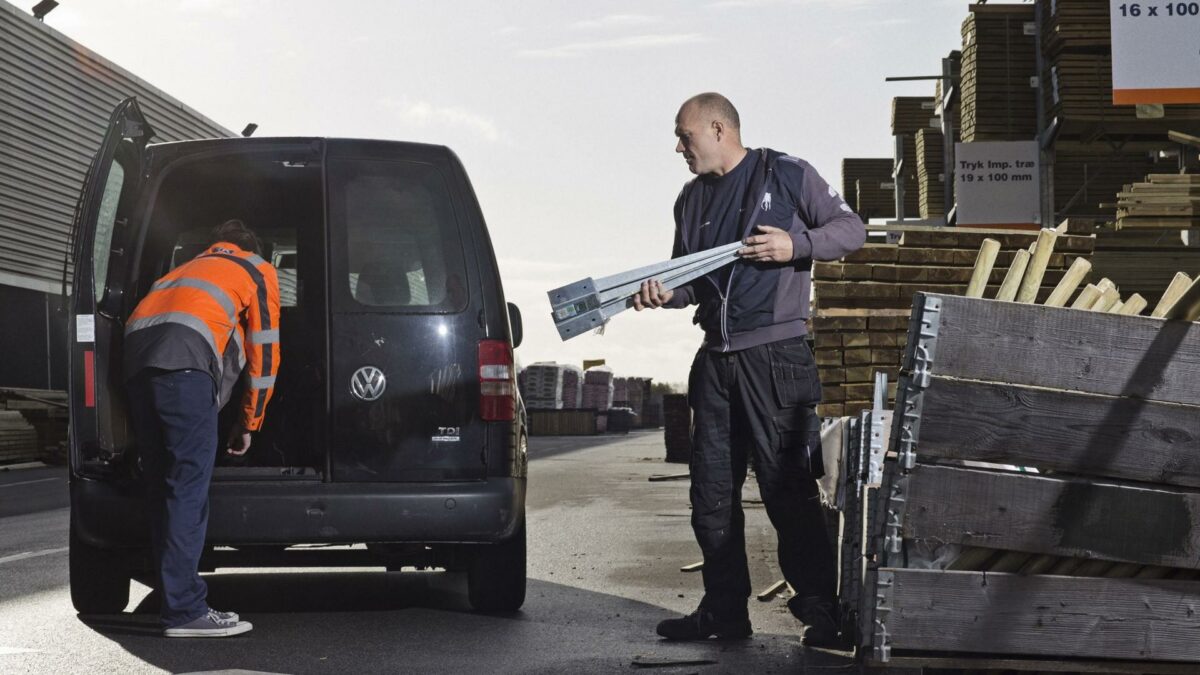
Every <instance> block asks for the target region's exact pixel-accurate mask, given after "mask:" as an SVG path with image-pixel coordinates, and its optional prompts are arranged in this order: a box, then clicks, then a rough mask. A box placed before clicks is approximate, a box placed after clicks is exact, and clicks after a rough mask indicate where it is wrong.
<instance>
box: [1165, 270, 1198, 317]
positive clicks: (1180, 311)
mask: <svg viewBox="0 0 1200 675" xmlns="http://www.w3.org/2000/svg"><path fill="white" fill-rule="evenodd" d="M1165 316H1166V317H1167V318H1168V319H1176V320H1179V321H1195V320H1196V319H1200V277H1197V278H1195V279H1193V280H1192V283H1191V285H1189V286H1188V287H1187V290H1185V291H1184V292H1183V294H1182V295H1180V296H1179V299H1178V300H1176V301H1175V302H1174V304H1172V305H1171V306H1170V307H1169V308H1167V312H1166V314H1165Z"/></svg>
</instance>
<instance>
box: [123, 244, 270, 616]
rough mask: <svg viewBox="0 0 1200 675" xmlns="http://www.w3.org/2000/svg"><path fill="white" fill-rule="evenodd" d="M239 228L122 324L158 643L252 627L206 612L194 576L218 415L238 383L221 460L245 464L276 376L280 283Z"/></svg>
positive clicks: (158, 287) (157, 287)
mask: <svg viewBox="0 0 1200 675" xmlns="http://www.w3.org/2000/svg"><path fill="white" fill-rule="evenodd" d="M261 255H262V247H261V244H260V243H259V240H258V237H257V236H255V234H254V233H253V232H251V231H250V230H248V229H247V228H246V226H245V225H244V224H242V222H241V221H240V220H230V221H227V222H225V223H223V224H221V225H219V226H217V228H216V229H214V230H213V233H212V236H211V237H210V243H209V245H208V247H207V248H206V249H205V250H204V252H203V253H201V254H200V255H198V256H196V257H195V258H193V259H192V260H190V261H188V262H186V263H184V264H182V265H180V266H179V267H177V268H175V269H174V270H172V271H170V272H168V273H167V275H166V276H164V277H163V278H161V279H159V280H158V281H157V282H155V283H154V285H153V286H152V287H151V288H150V293H149V294H148V295H147V296H146V297H145V298H143V299H142V301H141V302H139V303H138V306H137V308H135V309H134V310H133V314H132V315H131V316H130V317H129V322H128V323H127V324H126V326H125V376H126V380H127V381H128V388H129V400H130V408H131V412H132V415H133V423H134V431H135V433H136V434H137V440H138V447H139V449H140V452H141V457H142V465H143V469H144V471H145V478H146V494H147V498H148V505H149V508H148V513H149V519H150V529H151V541H152V544H153V547H154V560H155V564H156V565H157V568H158V570H157V571H158V586H159V592H160V593H161V594H162V607H161V611H160V616H161V620H162V625H163V634H164V635H166V636H167V637H224V636H229V635H238V634H240V633H245V632H246V631H249V630H250V629H251V628H252V627H253V626H252V625H251V624H250V622H248V621H242V620H241V619H240V618H239V617H238V615H237V614H235V613H233V612H218V611H216V610H214V609H212V608H210V607H209V606H208V586H207V585H206V584H205V583H204V580H203V579H202V578H201V577H200V574H199V572H198V567H199V563H200V554H201V552H202V551H203V550H204V540H205V532H206V530H207V529H208V488H209V484H210V483H211V481H212V472H213V465H214V463H215V461H216V451H217V445H218V442H219V439H218V438H217V434H218V432H217V415H218V413H219V412H220V410H221V406H222V405H223V404H224V402H225V401H226V400H228V398H229V394H230V392H231V391H232V389H233V386H234V385H235V384H236V383H237V380H238V378H239V377H241V378H242V379H243V380H244V381H245V385H246V388H245V395H244V396H243V398H242V403H241V414H240V416H239V418H238V421H237V423H235V424H234V426H233V429H232V430H231V431H230V434H229V437H228V440H227V441H226V443H225V451H226V452H228V453H229V454H232V455H243V454H245V453H246V451H247V450H249V449H250V433H251V432H253V431H257V430H258V429H259V428H260V427H261V426H262V423H263V415H264V413H265V411H266V406H267V401H269V400H270V399H271V393H272V392H273V391H274V386H275V373H276V372H278V369H279V279H278V277H277V275H276V273H275V268H274V267H272V266H271V264H270V263H268V262H267V261H266V260H264V259H263V258H262V257H261Z"/></svg>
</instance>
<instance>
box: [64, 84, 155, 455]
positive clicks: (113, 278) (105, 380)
mask: <svg viewBox="0 0 1200 675" xmlns="http://www.w3.org/2000/svg"><path fill="white" fill-rule="evenodd" d="M153 135H154V131H153V129H151V128H150V125H149V124H148V123H147V121H146V117H145V116H144V115H143V114H142V111H141V109H140V108H139V107H138V104H137V100H136V99H134V98H128V99H125V100H124V101H122V102H121V103H120V104H119V105H118V106H117V107H116V109H115V110H114V111H113V113H112V116H111V117H110V118H109V121H108V127H107V129H106V131H105V135H104V140H103V142H102V143H101V145H100V150H99V151H98V152H97V153H96V156H95V158H94V159H93V160H92V164H91V167H90V168H89V169H88V174H87V179H86V180H85V183H84V187H83V192H82V194H81V195H80V202H79V207H78V209H77V210H76V213H75V221H74V223H73V225H72V249H71V254H72V259H73V260H74V263H75V269H74V274H73V276H72V284H71V299H70V304H69V306H70V307H71V314H72V316H71V320H70V321H69V322H68V323H69V324H70V326H69V328H68V335H69V341H70V346H69V352H70V379H69V389H70V410H71V458H72V464H73V466H75V467H76V468H78V467H80V466H81V462H84V461H86V462H89V463H90V462H93V461H97V460H98V462H99V463H101V464H102V463H104V462H107V461H111V460H115V459H117V458H119V457H120V456H121V455H122V454H123V452H124V450H125V447H126V446H127V445H128V440H127V439H128V434H127V431H126V424H125V419H126V413H125V409H124V404H123V401H124V397H123V396H121V395H120V393H121V372H120V364H121V359H120V351H121V343H122V336H123V330H122V325H121V322H120V305H121V294H122V292H123V289H124V283H125V279H126V275H127V273H128V270H127V264H128V258H129V257H130V256H129V255H127V248H128V247H127V241H126V238H127V237H128V235H129V213H130V211H131V210H132V208H133V205H134V204H135V202H136V200H137V197H138V194H139V192H140V189H141V184H140V181H141V175H142V166H143V164H144V161H145V151H146V143H147V142H148V141H149V140H150V138H151V136H153Z"/></svg>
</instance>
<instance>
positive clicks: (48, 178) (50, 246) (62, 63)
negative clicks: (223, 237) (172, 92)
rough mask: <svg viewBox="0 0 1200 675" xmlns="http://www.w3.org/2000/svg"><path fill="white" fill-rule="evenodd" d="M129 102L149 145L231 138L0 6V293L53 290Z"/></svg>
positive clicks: (62, 38) (72, 43)
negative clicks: (93, 171)
mask: <svg viewBox="0 0 1200 675" xmlns="http://www.w3.org/2000/svg"><path fill="white" fill-rule="evenodd" d="M128 96H137V97H138V102H139V103H140V104H141V107H142V110H143V111H144V112H145V113H146V117H147V118H148V119H149V120H150V124H151V125H152V126H153V127H154V130H155V137H154V139H153V141H154V142H164V141H179V140H189V139H198V138H219V137H228V136H234V135H235V134H234V133H233V132H231V131H230V130H228V129H226V128H224V127H222V126H220V125H219V124H217V123H215V122H213V121H212V120H210V119H208V118H206V117H204V116H203V115H201V114H200V113H198V112H196V111H195V110H192V109H191V108H189V107H187V106H185V105H183V104H182V103H180V102H179V101H177V100H175V99H173V98H171V97H170V96H168V95H166V94H165V93H163V92H162V91H160V90H158V89H156V88H154V87H152V86H151V85H149V84H148V83H146V82H145V81H143V80H141V79H138V77H137V76H135V75H133V74H132V73H130V72H128V71H126V70H124V69H123V68H121V67H119V66H117V65H116V64H114V63H112V62H110V61H108V60H106V59H104V58H103V57H101V56H99V55H98V54H95V53H94V52H92V51H90V50H88V49H87V48H85V47H83V46H82V45H80V44H79V43H77V42H75V41H73V40H71V39H70V38H68V37H66V36H65V35H63V34H62V33H59V32H58V31H56V30H54V29H53V28H51V27H49V26H47V25H45V24H43V23H40V22H38V21H36V20H35V19H34V18H33V17H32V16H30V15H29V14H27V13H25V11H23V10H21V9H18V8H17V7H15V6H13V5H11V4H9V3H7V2H5V1H4V0H0V283H2V284H8V285H14V286H20V287H24V288H29V289H34V290H40V291H43V292H57V291H58V290H59V288H60V286H61V283H62V275H63V261H64V258H65V255H66V250H67V237H68V231H69V229H70V225H71V218H72V214H73V213H74V210H75V202H76V199H77V198H78V196H79V189H80V187H81V185H82V182H83V177H84V174H85V173H86V172H87V167H88V163H89V162H90V161H91V158H92V155H93V154H94V153H95V152H96V149H97V148H98V147H99V146H100V141H101V138H102V137H103V135H104V126H105V123H106V122H107V121H108V116H109V114H110V113H111V112H112V109H113V108H114V107H115V106H116V105H117V103H118V102H120V101H121V100H122V99H124V98H126V97H128Z"/></svg>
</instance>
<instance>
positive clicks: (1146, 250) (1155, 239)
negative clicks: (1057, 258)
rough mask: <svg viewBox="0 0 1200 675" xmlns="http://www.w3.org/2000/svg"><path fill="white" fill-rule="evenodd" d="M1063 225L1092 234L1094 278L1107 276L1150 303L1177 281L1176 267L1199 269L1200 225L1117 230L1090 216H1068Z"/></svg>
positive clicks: (1125, 290) (1191, 272)
mask: <svg viewBox="0 0 1200 675" xmlns="http://www.w3.org/2000/svg"><path fill="white" fill-rule="evenodd" d="M1063 226H1066V229H1067V231H1068V232H1070V233H1073V234H1074V233H1078V234H1084V233H1091V234H1094V235H1095V237H1096V250H1095V252H1094V253H1093V254H1092V258H1091V262H1092V276H1093V277H1095V278H1097V279H1109V280H1110V281H1111V282H1112V283H1113V284H1114V285H1115V286H1116V287H1117V288H1120V289H1121V291H1122V292H1123V293H1124V294H1126V295H1132V294H1135V293H1136V294H1138V295H1141V296H1142V297H1144V298H1145V299H1146V300H1147V301H1149V303H1150V304H1151V305H1157V304H1158V303H1159V301H1160V300H1161V298H1162V296H1163V294H1164V293H1165V292H1166V291H1167V289H1168V288H1169V287H1170V286H1171V284H1172V283H1175V284H1176V285H1178V284H1179V283H1180V281H1179V279H1180V273H1179V272H1178V271H1179V270H1183V271H1184V272H1187V273H1188V274H1195V273H1197V272H1200V228H1191V229H1186V228H1182V229H1157V228H1125V229H1121V230H1116V229H1113V227H1112V224H1111V223H1109V222H1107V221H1105V220H1098V219H1090V218H1068V219H1066V220H1064V221H1063V222H1062V224H1061V225H1060V227H1063ZM1184 276H1186V275H1184ZM1189 278H1190V277H1189Z"/></svg>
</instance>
